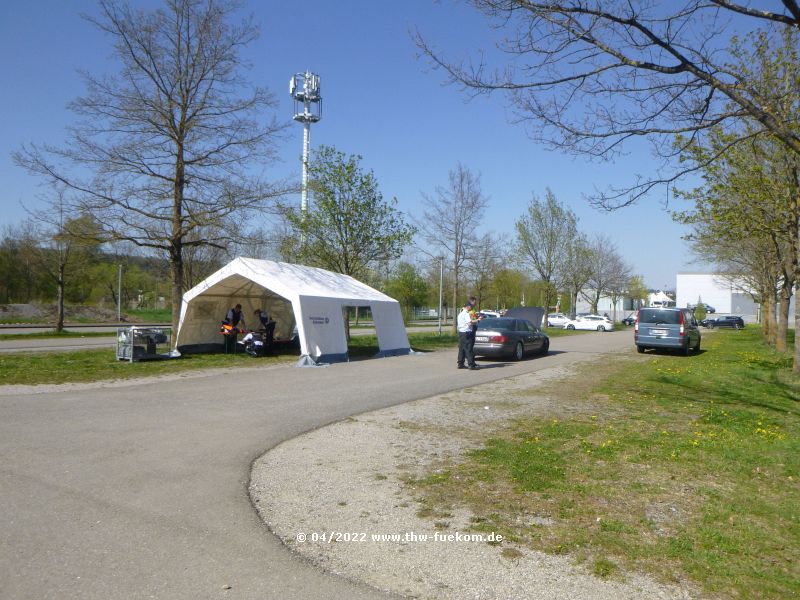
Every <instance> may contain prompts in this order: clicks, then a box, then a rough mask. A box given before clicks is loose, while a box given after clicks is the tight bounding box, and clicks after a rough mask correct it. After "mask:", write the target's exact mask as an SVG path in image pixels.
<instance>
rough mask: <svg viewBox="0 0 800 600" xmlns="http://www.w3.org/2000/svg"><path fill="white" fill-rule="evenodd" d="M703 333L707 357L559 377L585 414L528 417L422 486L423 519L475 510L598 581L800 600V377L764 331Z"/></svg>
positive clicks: (557, 392) (650, 360)
mask: <svg viewBox="0 0 800 600" xmlns="http://www.w3.org/2000/svg"><path fill="white" fill-rule="evenodd" d="M703 342H704V348H705V350H704V351H703V352H701V353H700V354H698V355H695V356H690V357H688V358H687V357H680V356H675V355H667V354H658V355H648V356H647V358H645V359H643V360H642V361H639V362H633V363H632V362H631V361H616V362H614V363H612V364H607V365H598V364H594V365H592V366H591V367H589V368H587V369H585V370H584V373H583V374H584V376H585V377H584V378H583V379H582V380H579V381H578V382H576V383H575V384H574V385H573V384H572V382H571V385H570V386H563V385H561V386H551V387H550V388H549V389H547V390H546V393H547V395H548V396H551V397H553V396H555V397H557V398H558V400H559V401H561V402H563V403H564V404H567V405H569V406H570V407H572V409H573V411H572V412H565V413H564V414H561V415H552V416H549V417H547V418H542V417H537V418H526V419H521V420H518V421H515V422H513V423H511V424H509V425H508V427H507V428H504V429H503V430H502V431H501V433H499V434H498V435H495V436H494V437H492V438H491V439H488V440H486V442H485V444H484V445H483V447H481V448H478V449H476V450H474V451H472V452H471V453H469V454H468V455H467V456H466V458H465V459H464V460H463V462H460V463H457V464H451V465H445V466H444V469H443V470H442V469H441V468H440V469H438V470H437V472H436V473H435V474H432V475H430V476H428V477H423V478H420V479H416V480H414V481H413V482H411V483H412V484H413V486H414V487H415V488H416V491H417V492H416V493H418V494H419V493H420V492H421V494H422V495H421V497H420V498H419V499H420V501H421V503H422V504H421V506H422V508H421V510H420V514H425V515H429V516H431V517H433V518H436V515H438V514H442V513H447V512H449V511H450V510H452V508H453V507H454V506H456V505H461V506H463V505H466V507H467V508H469V509H470V511H471V513H472V514H473V518H472V528H473V529H474V530H476V531H485V532H487V531H496V532H498V533H502V534H503V535H504V536H505V537H506V539H509V540H512V541H515V542H517V543H519V544H522V545H525V546H528V547H530V548H534V549H538V550H542V551H545V552H549V553H555V554H567V555H569V556H571V557H573V558H574V560H575V561H576V562H581V563H583V564H585V565H586V566H587V567H588V569H589V570H590V571H591V572H594V573H595V574H596V575H597V576H599V577H616V576H622V574H623V573H624V572H625V571H626V570H640V571H644V572H647V573H650V574H651V575H654V576H655V577H656V578H658V579H660V580H662V581H665V582H676V581H686V580H688V581H690V582H692V583H693V584H694V585H696V586H697V587H699V588H700V589H702V590H703V591H704V592H705V593H706V594H710V595H714V596H719V597H726V598H730V597H743V598H750V597H758V598H788V597H795V596H797V595H800V561H799V560H798V559H799V558H800V556H799V555H800V407H799V406H798V401H799V400H800V383H799V382H798V381H797V380H796V379H795V378H794V377H792V375H791V373H790V367H791V361H790V359H789V358H788V357H787V356H785V355H780V354H777V353H775V352H773V351H772V350H770V349H769V348H767V347H765V346H764V345H763V344H762V342H761V338H760V334H759V333H758V331H756V328H751V329H750V330H747V331H743V332H736V331H720V332H718V333H715V334H714V335H708V336H706V338H705V339H704V340H703ZM581 381H582V383H581ZM542 392H543V390H531V391H530V393H531V394H533V395H539V394H541V393H542ZM576 407H579V408H580V409H582V410H579V411H578V412H574V409H575V408H576ZM439 466H441V465H439Z"/></svg>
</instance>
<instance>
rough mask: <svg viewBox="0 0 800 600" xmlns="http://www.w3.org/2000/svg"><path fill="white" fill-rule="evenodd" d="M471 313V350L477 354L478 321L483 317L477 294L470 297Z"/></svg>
mask: <svg viewBox="0 0 800 600" xmlns="http://www.w3.org/2000/svg"><path fill="white" fill-rule="evenodd" d="M469 315H470V318H471V319H472V338H471V339H470V350H472V354H473V355H474V354H475V336H476V335H477V333H478V321H480V320H481V319H482V318H483V317H481V316H480V313H479V312H478V299H477V298H476V297H475V296H470V297H469Z"/></svg>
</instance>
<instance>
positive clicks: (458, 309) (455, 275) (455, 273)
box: [453, 264, 461, 335]
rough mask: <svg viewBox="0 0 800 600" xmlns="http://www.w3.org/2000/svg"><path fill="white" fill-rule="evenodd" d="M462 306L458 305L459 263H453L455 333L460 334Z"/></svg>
mask: <svg viewBox="0 0 800 600" xmlns="http://www.w3.org/2000/svg"><path fill="white" fill-rule="evenodd" d="M459 312H461V307H460V306H459V305H458V265H455V264H454V265H453V334H454V335H458V313H459Z"/></svg>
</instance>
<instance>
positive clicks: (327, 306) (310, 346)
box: [295, 296, 347, 362]
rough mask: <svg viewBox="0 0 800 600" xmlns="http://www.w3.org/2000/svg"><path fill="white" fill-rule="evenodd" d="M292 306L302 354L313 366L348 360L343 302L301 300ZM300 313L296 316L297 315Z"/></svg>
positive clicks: (301, 297)
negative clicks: (307, 357) (310, 360)
mask: <svg viewBox="0 0 800 600" xmlns="http://www.w3.org/2000/svg"><path fill="white" fill-rule="evenodd" d="M298 304H299V311H298V310H297V306H296V305H295V317H296V318H297V323H298V326H297V331H298V334H299V335H300V347H301V353H302V354H304V355H307V356H310V357H311V358H313V359H314V360H315V361H316V362H342V361H346V360H347V338H346V336H345V331H344V318H343V317H342V302H341V301H340V300H338V299H335V298H323V297H319V296H300V298H299V302H298ZM298 312H299V314H298Z"/></svg>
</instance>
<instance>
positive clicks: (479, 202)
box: [417, 164, 489, 330]
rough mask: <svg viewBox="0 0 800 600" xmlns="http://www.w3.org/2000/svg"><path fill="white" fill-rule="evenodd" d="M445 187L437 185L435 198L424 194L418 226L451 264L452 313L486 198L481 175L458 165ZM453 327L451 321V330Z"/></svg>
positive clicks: (454, 326)
mask: <svg viewBox="0 0 800 600" xmlns="http://www.w3.org/2000/svg"><path fill="white" fill-rule="evenodd" d="M449 180H450V185H449V186H448V187H441V186H437V188H436V193H435V196H434V197H431V196H428V195H426V194H423V195H422V196H423V198H424V199H425V201H426V203H427V205H428V209H427V210H426V211H425V212H424V213H423V219H422V220H418V221H417V226H418V227H419V231H420V233H421V234H422V237H423V238H424V239H425V241H426V242H427V243H428V244H430V246H431V247H432V248H434V249H436V250H437V251H438V252H439V253H440V254H441V255H443V256H446V257H449V258H450V260H451V261H452V262H451V263H450V264H451V265H452V274H453V295H452V299H453V304H452V307H453V310H454V311H457V310H458V306H459V304H458V295H459V283H460V278H461V276H462V273H461V270H462V268H463V266H464V264H465V262H466V260H467V257H468V256H469V254H470V252H472V247H473V245H474V244H475V243H476V240H475V232H476V230H477V228H478V225H479V224H480V222H481V215H482V214H483V211H484V210H485V209H486V207H487V205H488V203H489V199H488V198H487V197H486V196H484V195H483V191H482V190H481V178H480V175H475V174H473V173H472V171H470V170H469V169H468V168H467V167H465V166H464V165H462V164H458V165H457V166H456V168H455V169H453V170H452V171H450V174H449ZM455 328H456V322H455V319H454V320H453V330H455Z"/></svg>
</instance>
